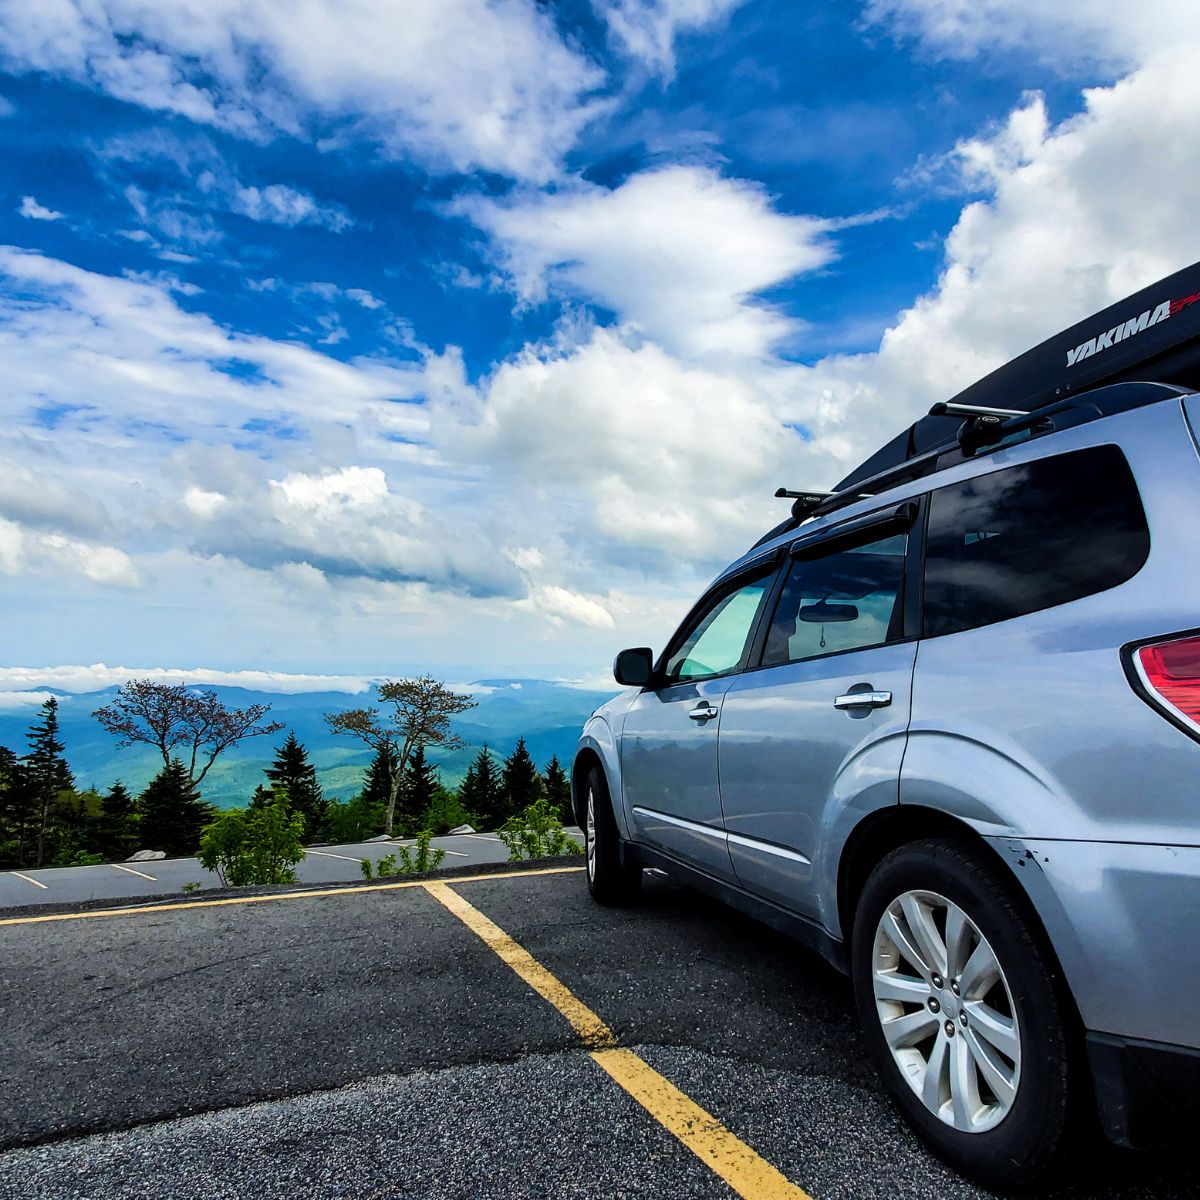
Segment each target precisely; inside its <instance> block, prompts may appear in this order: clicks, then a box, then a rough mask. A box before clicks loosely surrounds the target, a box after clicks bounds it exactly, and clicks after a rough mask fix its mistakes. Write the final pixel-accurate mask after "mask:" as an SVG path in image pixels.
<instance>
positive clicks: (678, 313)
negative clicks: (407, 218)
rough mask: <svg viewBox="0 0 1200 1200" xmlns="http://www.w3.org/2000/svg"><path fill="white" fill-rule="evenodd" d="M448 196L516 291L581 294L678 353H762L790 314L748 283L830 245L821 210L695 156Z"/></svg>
mask: <svg viewBox="0 0 1200 1200" xmlns="http://www.w3.org/2000/svg"><path fill="white" fill-rule="evenodd" d="M459 208H460V210H461V211H463V212H465V213H467V214H468V215H469V216H470V217H471V219H472V220H474V221H475V222H476V223H477V224H478V225H480V226H481V227H482V228H483V229H485V230H486V231H487V232H488V233H489V234H490V235H491V236H492V238H493V239H494V240H495V242H496V245H497V247H498V251H499V254H500V257H501V260H502V263H503V266H504V269H505V270H506V271H507V273H508V275H509V277H510V278H511V280H512V282H513V286H514V287H515V288H516V290H517V292H518V294H519V295H521V296H522V297H523V298H525V299H527V300H539V299H541V298H542V297H543V296H544V295H545V294H546V292H547V291H548V290H553V291H558V292H565V293H566V294H568V295H576V296H583V297H586V298H587V299H589V300H591V301H593V302H595V303H598V304H601V305H603V306H605V307H606V308H610V309H613V310H614V311H615V312H616V313H617V314H618V316H619V317H620V318H621V319H622V320H623V321H625V322H628V323H630V324H632V325H634V326H636V327H637V328H638V329H639V330H641V331H642V332H643V333H644V334H645V335H646V336H647V337H649V338H651V339H653V340H655V341H657V342H659V343H660V344H661V345H662V346H664V347H665V348H666V349H668V350H671V351H673V352H677V353H681V354H683V355H685V356H693V355H707V354H738V355H748V356H760V355H764V354H766V353H768V351H769V350H770V349H771V347H772V346H773V345H774V344H776V343H777V342H779V341H780V340H781V339H782V338H785V337H787V336H788V335H789V334H790V333H793V332H794V331H795V330H796V328H797V322H796V321H795V320H794V319H791V318H788V317H787V316H785V315H784V314H783V313H781V312H778V311H776V310H775V309H773V308H771V307H770V306H769V305H767V304H765V303H762V302H761V301H756V300H755V299H754V297H755V295H756V294H757V293H759V292H762V291H764V290H765V289H767V288H770V287H772V286H774V285H776V284H779V283H782V282H783V281H784V280H787V279H790V278H792V277H794V276H796V275H798V274H801V273H803V272H807V271H814V270H817V269H818V268H821V267H823V266H825V265H827V264H828V263H829V262H830V261H831V260H832V259H833V258H834V254H835V251H834V247H833V244H832V242H831V240H830V238H829V233H830V230H831V228H832V225H831V223H830V222H827V221H823V220H819V219H817V218H814V217H807V216H789V215H786V214H784V213H780V212H777V211H776V210H775V208H774V207H773V206H772V203H771V199H770V197H769V196H767V195H766V193H765V192H764V191H763V190H762V189H761V188H760V187H759V186H758V185H756V184H753V183H749V182H746V181H744V180H735V179H725V178H722V177H721V176H720V175H718V174H717V173H716V172H714V171H711V170H708V169H705V168H701V167H683V166H673V167H664V168H661V169H659V170H652V171H646V172H643V173H641V174H638V175H634V176H633V177H632V178H630V179H628V180H626V182H625V183H623V184H621V186H619V187H617V188H615V189H613V190H609V189H606V188H601V187H596V186H590V185H586V184H578V185H577V186H575V187H574V188H571V189H567V190H563V191H559V192H557V193H555V194H553V195H545V194H540V195H520V196H518V197H517V198H516V199H513V200H509V201H495V200H485V199H483V198H480V197H477V198H474V199H471V200H466V201H462V202H460V205H459Z"/></svg>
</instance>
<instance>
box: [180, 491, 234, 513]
mask: <svg viewBox="0 0 1200 1200" xmlns="http://www.w3.org/2000/svg"><path fill="white" fill-rule="evenodd" d="M228 503H229V497H228V496H223V495H221V493H220V492H206V491H205V490H204V489H203V488H198V487H190V488H188V490H187V491H186V492H184V493H183V504H184V507H185V508H186V509H188V511H189V512H193V513H195V514H196V516H198V517H212V516H215V515H216V514H217V513H219V512H220V511H221V509H223V508H224V507H225V505H226V504H228Z"/></svg>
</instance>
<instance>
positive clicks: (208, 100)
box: [0, 0, 604, 182]
mask: <svg viewBox="0 0 1200 1200" xmlns="http://www.w3.org/2000/svg"><path fill="white" fill-rule="evenodd" d="M0 58H2V59H3V61H4V64H5V65H6V66H7V68H8V69H9V70H12V71H44V72H51V73H54V74H59V75H64V76H66V77H68V78H72V79H76V80H78V81H80V82H82V83H86V84H88V85H90V86H92V87H94V88H97V89H99V90H101V91H104V92H107V93H108V94H109V95H112V96H115V97H117V98H118V99H121V100H126V101H129V102H130V103H133V104H139V105H142V106H144V107H146V108H149V109H154V110H158V111H163V112H173V113H178V114H181V115H182V116H185V117H187V118H189V119H190V120H192V121H196V122H200V123H206V124H211V125H215V126H218V127H220V128H222V129H225V130H228V131H230V132H233V133H235V134H239V135H241V136H245V137H252V138H260V139H261V138H267V137H271V136H273V135H275V134H278V133H286V134H290V135H295V136H302V137H303V136H307V137H311V138H313V139H314V140H316V141H317V143H318V144H321V145H325V144H338V143H339V142H341V141H344V140H348V139H356V140H364V139H366V140H371V141H374V142H376V143H377V144H378V145H379V146H380V147H381V148H382V149H383V150H384V152H385V153H388V154H392V155H396V156H409V155H411V156H416V157H417V158H419V159H421V160H422V161H424V162H425V163H427V164H429V165H431V166H433V167H434V168H438V169H447V170H453V171H469V170H472V169H476V168H481V169H483V170H488V171H495V172H498V173H500V174H503V175H508V176H513V177H516V178H521V179H531V180H534V181H536V182H541V181H544V180H546V179H549V178H551V177H552V176H553V175H555V174H556V173H557V171H558V164H559V162H560V160H561V158H562V156H563V154H564V153H566V151H567V150H568V149H569V148H570V147H571V145H572V144H573V143H574V141H575V139H576V137H577V135H578V133H579V131H580V130H581V129H582V128H583V126H584V125H585V124H586V123H587V122H588V121H589V120H591V119H592V117H593V116H595V115H596V114H597V113H598V112H599V111H600V110H601V108H602V107H603V102H601V101H597V100H594V99H592V98H591V97H592V95H593V93H594V92H595V90H596V89H597V88H598V87H600V85H601V84H602V83H603V82H604V78H603V75H602V73H601V71H600V70H599V69H598V68H597V67H596V66H595V65H594V64H593V63H591V62H590V61H588V60H587V59H586V58H584V57H583V55H582V54H581V53H580V52H578V51H577V50H575V49H572V48H571V47H569V46H568V45H566V44H565V43H564V42H563V40H562V39H561V38H560V37H559V35H558V32H557V30H556V29H555V26H554V22H553V19H552V17H551V15H550V14H549V13H547V12H546V11H545V10H544V9H543V8H542V7H541V6H540V5H538V4H536V3H534V2H533V0H407V3H404V4H391V5H380V4H378V3H375V2H374V0H342V2H341V3H333V2H332V0H310V2H309V3H305V4H303V5H299V6H297V5H286V6H279V5H273V4H268V3H261V2H256V0H204V2H203V3H196V2H188V3H176V4H165V5H164V4H158V3H152V2H151V0H98V2H96V3H91V2H89V0H58V2H57V3H43V4H16V5H11V6H9V9H8V11H7V13H6V17H5V20H4V22H3V25H2V26H0Z"/></svg>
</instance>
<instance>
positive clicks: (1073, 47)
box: [863, 0, 1200, 68]
mask: <svg viewBox="0 0 1200 1200" xmlns="http://www.w3.org/2000/svg"><path fill="white" fill-rule="evenodd" d="M863 15H864V20H865V21H866V22H867V23H868V24H884V25H887V26H889V27H891V28H892V29H894V30H895V31H896V32H897V33H899V34H901V35H904V36H911V37H916V38H919V39H920V40H921V41H922V42H924V43H925V45H926V46H927V47H928V48H929V49H930V50H931V51H933V52H934V53H936V54H939V55H942V56H945V57H947V58H967V59H970V58H975V57H976V56H978V55H980V54H982V53H985V52H987V51H988V50H995V49H1006V50H1020V51H1025V52H1027V53H1031V54H1033V55H1036V56H1037V57H1038V58H1041V59H1043V60H1045V61H1048V62H1052V63H1056V64H1060V65H1064V66H1073V65H1081V64H1088V63H1098V64H1101V65H1104V66H1109V67H1113V66H1115V67H1120V68H1128V67H1131V66H1134V65H1137V64H1139V63H1141V62H1143V61H1145V60H1146V59H1147V57H1148V56H1150V55H1152V54H1154V53H1155V52H1157V51H1158V50H1162V49H1166V48H1169V47H1172V46H1177V45H1179V44H1180V43H1181V42H1189V43H1192V44H1193V45H1194V44H1195V42H1196V41H1197V34H1198V28H1197V26H1198V24H1200V22H1198V20H1197V13H1196V5H1195V3H1194V0H1143V2H1142V3H1139V4H1129V3H1126V2H1125V0H1071V3H1069V4H1047V3H1046V2H1045V0H868V3H867V5H866V7H865V9H864V14H863Z"/></svg>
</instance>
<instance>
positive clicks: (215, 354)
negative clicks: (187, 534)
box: [0, 246, 427, 450]
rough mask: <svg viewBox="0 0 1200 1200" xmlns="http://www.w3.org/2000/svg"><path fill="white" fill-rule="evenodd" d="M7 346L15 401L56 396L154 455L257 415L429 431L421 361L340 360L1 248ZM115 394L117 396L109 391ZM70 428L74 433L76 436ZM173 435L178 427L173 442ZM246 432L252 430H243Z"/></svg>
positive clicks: (144, 289) (10, 398)
mask: <svg viewBox="0 0 1200 1200" xmlns="http://www.w3.org/2000/svg"><path fill="white" fill-rule="evenodd" d="M5 277H7V280H8V283H9V287H10V289H12V292H14V293H16V292H19V293H20V294H21V298H20V299H17V298H16V295H15V294H10V295H8V296H0V348H2V349H3V353H4V362H5V374H6V390H7V402H8V405H9V407H10V411H12V412H14V413H23V414H28V413H31V412H32V411H33V410H34V409H36V408H38V407H40V406H41V405H42V404H43V403H45V398H46V397H52V398H53V400H54V401H55V402H56V403H58V404H60V405H64V406H66V407H67V408H69V409H71V410H73V411H76V412H78V413H79V414H80V417H79V420H86V421H87V422H88V423H90V424H91V425H93V426H95V427H101V426H102V427H103V428H104V431H105V441H107V442H108V443H109V444H112V439H116V440H117V441H118V442H121V441H123V442H124V443H125V446H126V447H127V448H130V447H134V446H137V447H140V448H141V449H143V450H145V449H147V448H149V447H151V446H153V445H155V444H160V445H161V444H162V442H160V441H159V439H162V440H163V441H164V442H165V443H166V444H172V442H173V440H174V439H173V437H172V436H169V435H170V434H172V433H173V431H176V430H178V429H181V428H182V429H184V430H186V433H187V436H188V437H189V438H192V439H198V440H201V441H210V442H212V443H213V444H215V445H227V444H228V443H229V441H230V440H231V436H232V434H233V432H234V431H237V430H239V429H240V427H241V426H242V425H243V424H244V423H245V422H247V421H248V420H249V419H251V418H259V419H265V420H274V421H280V422H283V423H286V422H287V421H294V422H299V423H301V424H302V425H303V424H304V423H306V422H310V421H319V422H321V423H326V422H328V423H336V422H353V423H355V424H356V425H359V426H360V427H361V429H362V431H363V433H364V434H365V435H367V436H368V437H370V436H384V435H389V434H396V435H406V436H418V437H419V436H420V435H421V434H422V433H423V432H424V430H425V429H426V427H427V421H426V419H425V417H424V415H423V414H422V413H421V411H420V409H419V407H418V406H415V405H411V404H400V403H396V401H398V400H408V399H412V398H413V397H415V396H416V395H418V394H419V392H420V389H421V386H422V383H421V380H422V370H421V366H420V364H413V363H404V364H400V363H396V362H392V361H390V360H386V359H376V360H361V361H358V362H354V363H345V362H340V361H337V360H335V359H331V358H329V357H328V356H326V355H323V354H320V353H318V352H317V351H314V350H310V349H308V348H306V347H304V346H301V345H297V344H295V343H291V342H277V341H273V340H271V339H270V338H265V337H260V336H255V335H249V334H238V333H232V332H230V331H229V330H227V329H225V328H223V327H222V326H220V325H219V324H217V322H215V321H213V320H212V319H211V318H210V317H207V316H205V315H204V314H203V313H192V312H186V311H184V310H183V309H181V308H180V307H179V306H178V304H177V303H176V301H175V300H174V298H173V297H172V295H171V289H170V287H169V286H168V285H166V284H165V283H163V282H161V281H156V282H152V281H146V280H134V279H117V278H114V277H112V276H107V275H101V274H98V273H95V272H91V271H85V270H82V269H81V268H79V267H75V266H72V265H70V264H69V263H65V262H62V261H61V260H58V259H52V258H48V257H45V256H43V255H40V254H36V253H32V252H29V251H24V250H20V249H17V248H16V247H11V246H9V247H0V279H4V278H5ZM98 397H103V398H104V400H105V402H104V404H103V405H100V404H98V403H97V398H98ZM66 424H67V426H68V428H67V429H65V430H62V431H61V435H60V440H65V439H66V438H67V437H68V436H69V427H70V422H67V423H66ZM164 435H168V436H166V437H164ZM243 440H244V439H243Z"/></svg>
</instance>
